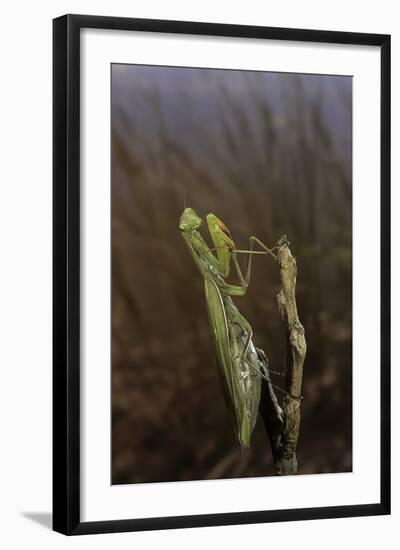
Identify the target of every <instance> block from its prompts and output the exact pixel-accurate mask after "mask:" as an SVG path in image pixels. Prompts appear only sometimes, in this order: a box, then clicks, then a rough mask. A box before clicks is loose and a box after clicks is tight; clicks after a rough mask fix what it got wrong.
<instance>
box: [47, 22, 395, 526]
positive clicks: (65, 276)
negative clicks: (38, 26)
mask: <svg viewBox="0 0 400 550" xmlns="http://www.w3.org/2000/svg"><path fill="white" fill-rule="evenodd" d="M84 28H97V29H115V30H125V31H129V30H131V31H148V32H158V33H177V34H189V35H212V36H222V37H235V38H237V39H241V38H258V39H273V40H290V41H306V42H313V43H335V44H347V45H363V46H378V47H380V51H381V106H380V108H381V139H380V143H381V150H380V154H381V174H380V177H381V187H380V197H381V212H380V213H381V235H380V242H381V268H380V274H381V334H380V337H381V364H380V367H381V388H380V399H381V442H380V444H381V448H380V464H381V478H380V483H381V496H380V501H379V502H376V503H373V504H361V505H351V506H334V507H318V508H300V509H290V510H270V511H262V510H260V511H251V512H238V513H221V514H206V515H190V516H179V517H151V518H145V519H129V520H112V521H111V520H110V521H98V522H84V523H83V522H81V520H80V382H79V379H80V31H81V29H84ZM53 48H54V50H53V53H54V57H53V92H54V104H53V125H54V127H53V139H54V141H53V145H54V153H53V186H54V187H53V201H54V203H53V212H54V218H53V232H54V234H53V277H54V279H53V280H54V286H53V308H54V313H53V396H54V397H53V529H54V530H55V531H58V532H60V533H63V534H66V535H79V534H89V533H109V532H121V531H139V530H153V529H176V528H187V527H202V526H214V525H237V524H245V523H267V522H278V521H293V520H307V519H328V518H341V517H355V516H372V515H383V514H389V513H390V35H383V34H364V33H349V32H334V31H323V30H304V29H288V28H271V27H259V26H247V25H228V24H214V23H199V22H183V21H161V20H150V19H129V18H120V17H99V16H86V15H65V16H63V17H59V18H57V19H55V20H54V21H53Z"/></svg>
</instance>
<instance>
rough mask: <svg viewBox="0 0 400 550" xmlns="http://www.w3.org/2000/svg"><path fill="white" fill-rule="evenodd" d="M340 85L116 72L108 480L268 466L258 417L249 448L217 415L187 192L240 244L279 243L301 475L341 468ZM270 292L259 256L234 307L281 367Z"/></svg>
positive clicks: (226, 473) (212, 73)
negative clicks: (301, 333) (299, 396)
mask: <svg viewBox="0 0 400 550" xmlns="http://www.w3.org/2000/svg"><path fill="white" fill-rule="evenodd" d="M351 90H352V82H351V78H350V77H341V76H316V75H291V74H276V73H256V72H239V71H221V70H199V69H187V68H185V69H177V68H162V67H141V66H134V65H113V66H112V119H111V120H112V483H114V484H121V483H137V482H156V481H177V480H194V479H213V478H229V477H248V476H265V475H273V473H274V472H273V468H272V460H271V453H270V450H269V445H268V442H267V438H266V435H265V432H264V428H263V424H262V422H261V420H260V419H259V421H258V423H257V426H256V429H255V432H254V435H253V441H252V445H251V448H250V449H249V450H246V451H241V449H240V447H239V445H238V444H237V443H236V440H235V438H234V435H233V432H232V429H231V426H230V424H229V421H228V416H227V412H226V410H225V403H224V400H223V397H222V393H221V389H220V385H219V380H218V374H217V370H216V365H215V361H214V355H213V349H212V343H211V337H210V334H209V330H208V323H207V313H206V306H205V299H204V290H203V281H202V278H201V276H200V274H199V273H198V272H197V271H196V267H195V265H194V263H193V260H192V258H191V257H190V255H189V252H188V251H187V249H186V247H185V243H184V242H183V239H182V237H181V235H180V233H179V230H178V220H179V216H180V214H181V212H182V209H183V205H184V197H185V200H186V205H187V206H191V207H193V208H195V209H196V211H197V212H198V213H199V214H200V215H202V216H205V215H206V214H207V213H208V212H213V213H215V214H217V215H218V216H219V217H220V218H222V219H223V220H224V222H225V223H226V224H227V225H228V227H229V228H230V230H231V232H232V235H233V237H234V240H235V242H236V244H237V245H238V246H241V247H246V245H247V239H248V236H249V235H256V236H257V237H259V238H260V239H261V240H263V241H264V242H265V243H266V244H270V245H273V244H274V242H275V241H276V239H277V238H278V237H279V236H280V235H281V234H282V233H286V234H287V235H288V238H289V240H290V242H291V248H292V251H293V253H294V254H295V255H296V258H297V264H298V286H297V300H298V307H299V315H300V319H301V321H302V323H303V325H304V327H305V330H306V338H307V344H308V352H307V357H306V361H305V366H304V382H303V394H304V401H303V405H302V425H301V433H300V440H299V446H298V462H299V473H301V474H310V473H323V472H343V471H349V470H351V466H352V445H351V436H352V432H351V428H352V426H351V420H352V415H351V396H352V363H351V361H352V340H351V336H352V332H351V323H352V319H351V312H352V310H351V300H352V296H351V284H352V269H351V265H352V256H351V250H352V241H351V231H352V230H351V201H352V191H351V115H352V113H351V101H352V95H351ZM204 235H205V236H206V238H207V235H206V230H205V231H204ZM232 280H234V278H233V279H232ZM278 290H279V273H278V270H277V266H276V265H275V264H274V262H273V261H270V260H269V259H267V258H264V257H256V258H255V260H254V268H253V276H252V281H251V284H250V287H249V290H248V293H247V295H246V296H245V297H243V298H237V299H236V300H235V302H236V304H237V306H238V307H239V309H240V311H241V312H242V313H243V314H244V315H245V317H246V318H247V319H249V320H250V322H251V323H252V326H253V329H254V341H255V344H256V345H257V346H258V347H261V348H263V349H264V351H265V352H266V353H267V355H268V356H269V359H270V362H271V368H272V369H274V370H279V371H283V370H284V367H285V341H284V333H283V330H282V326H281V324H280V319H279V315H278V312H277V307H276V300H275V296H276V293H277V292H278ZM274 382H275V383H277V384H281V380H280V378H279V377H275V380H274Z"/></svg>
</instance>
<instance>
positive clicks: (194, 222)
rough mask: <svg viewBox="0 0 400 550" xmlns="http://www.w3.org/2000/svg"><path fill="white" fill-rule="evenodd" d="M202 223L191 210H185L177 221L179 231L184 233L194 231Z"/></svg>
mask: <svg viewBox="0 0 400 550" xmlns="http://www.w3.org/2000/svg"><path fill="white" fill-rule="evenodd" d="M202 223H203V220H202V219H201V218H200V216H199V215H198V214H197V213H196V212H195V211H194V210H193V208H185V210H184V211H183V212H182V215H181V218H180V220H179V229H180V230H181V231H184V232H189V231H195V230H196V229H198V228H199V227H200V226H201V224H202Z"/></svg>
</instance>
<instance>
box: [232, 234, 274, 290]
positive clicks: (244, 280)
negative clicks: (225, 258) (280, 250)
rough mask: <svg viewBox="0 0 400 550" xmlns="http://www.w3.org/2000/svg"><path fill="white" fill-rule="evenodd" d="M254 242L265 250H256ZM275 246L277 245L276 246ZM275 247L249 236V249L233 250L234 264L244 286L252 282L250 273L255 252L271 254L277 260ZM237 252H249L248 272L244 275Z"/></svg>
mask: <svg viewBox="0 0 400 550" xmlns="http://www.w3.org/2000/svg"><path fill="white" fill-rule="evenodd" d="M254 243H256V244H258V246H259V247H260V248H262V249H263V252H260V251H258V250H254ZM274 248H275V247H274ZM274 248H272V249H270V248H268V246H266V245H265V244H264V243H263V242H262V241H260V239H257V237H253V236H252V237H250V238H249V250H235V249H234V250H232V258H233V264H234V266H235V269H236V273H237V274H238V277H239V281H240V284H241V286H242V287H243V288H245V289H247V287H248V286H249V282H250V274H251V265H252V259H253V255H254V254H270V255H271V256H272V257H273V258H274V259H275V260H276V259H277V258H276V255H275V254H274V252H273V250H274ZM237 254H247V255H248V257H247V265H246V274H245V275H244V276H243V272H242V270H241V267H240V265H239V261H238V259H237Z"/></svg>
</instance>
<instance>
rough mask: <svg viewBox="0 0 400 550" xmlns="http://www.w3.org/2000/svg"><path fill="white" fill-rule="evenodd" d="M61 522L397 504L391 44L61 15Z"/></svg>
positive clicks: (314, 515) (182, 519)
mask: <svg viewBox="0 0 400 550" xmlns="http://www.w3.org/2000/svg"><path fill="white" fill-rule="evenodd" d="M53 74H54V372H53V380H54V432H53V441H54V469H53V471H54V479H53V486H54V495H53V496H54V498H53V502H54V510H53V520H54V525H53V527H54V530H56V531H59V532H61V533H64V534H67V535H76V534H86V533H106V532H117V531H135V530H150V529H170V528H183V527H200V526H213V525H229V524H243V523H262V522H272V521H289V520H303V519H318V518H337V517H351V516H367V515H380V514H389V513H390V36H387V35H378V34H360V33H356V32H355V33H345V32H333V31H323V30H303V29H285V28H268V27H255V26H241V25H226V24H209V23H198V22H180V21H158V20H145V19H125V18H115V17H96V16H83V15H66V16H63V17H60V18H57V19H55V20H54V73H53Z"/></svg>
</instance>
